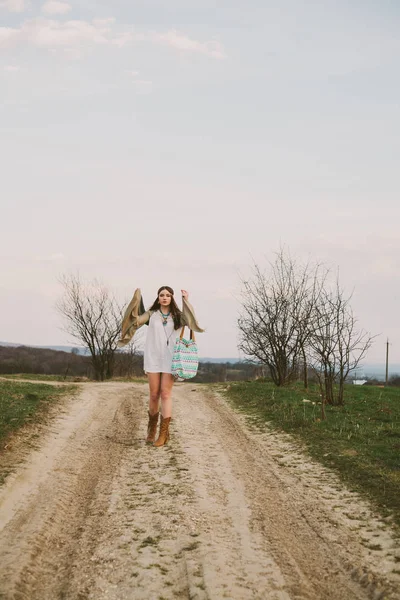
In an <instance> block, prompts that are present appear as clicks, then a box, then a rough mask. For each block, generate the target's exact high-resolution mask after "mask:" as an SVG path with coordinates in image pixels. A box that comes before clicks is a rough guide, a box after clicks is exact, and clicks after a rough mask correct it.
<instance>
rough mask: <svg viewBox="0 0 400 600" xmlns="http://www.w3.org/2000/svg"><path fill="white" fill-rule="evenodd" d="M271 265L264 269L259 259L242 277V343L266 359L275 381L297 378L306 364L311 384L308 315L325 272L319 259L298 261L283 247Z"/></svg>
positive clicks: (259, 358) (253, 356)
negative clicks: (250, 274) (317, 262)
mask: <svg viewBox="0 0 400 600" xmlns="http://www.w3.org/2000/svg"><path fill="white" fill-rule="evenodd" d="M269 266H270V268H269V272H268V274H265V273H263V272H262V271H261V269H260V268H259V266H258V265H256V264H255V265H254V266H253V277H252V278H251V279H250V280H248V281H242V284H243V289H242V312H241V315H240V318H239V320H238V326H239V331H240V342H239V348H240V349H241V350H242V351H243V352H244V353H245V354H246V355H247V356H249V357H250V358H251V359H253V360H255V361H258V362H261V363H262V364H264V365H267V366H268V368H269V371H270V373H271V377H272V380H273V381H274V383H275V384H276V385H285V384H287V383H289V382H290V381H293V380H294V379H297V377H298V373H299V369H300V368H302V371H303V376H304V384H305V387H307V385H308V379H307V373H308V361H307V343H308V339H309V336H310V320H311V317H312V314H313V306H314V304H315V301H316V298H317V297H318V296H319V294H320V292H321V288H322V284H323V281H324V278H325V276H324V274H323V272H322V270H321V267H320V265H314V266H312V265H310V264H306V265H305V266H301V265H298V264H297V263H296V262H295V261H294V260H293V259H292V257H291V256H290V255H289V253H288V252H286V251H284V250H283V249H281V250H280V251H279V252H278V253H277V255H276V258H275V261H274V263H270V265H269Z"/></svg>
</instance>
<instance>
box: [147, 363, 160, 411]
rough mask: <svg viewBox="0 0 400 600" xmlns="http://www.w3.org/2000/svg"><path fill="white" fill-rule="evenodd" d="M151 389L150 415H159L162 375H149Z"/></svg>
mask: <svg viewBox="0 0 400 600" xmlns="http://www.w3.org/2000/svg"><path fill="white" fill-rule="evenodd" d="M147 378H148V380H149V388H150V398H149V413H150V414H151V415H155V414H156V413H158V409H159V406H160V395H161V373H147Z"/></svg>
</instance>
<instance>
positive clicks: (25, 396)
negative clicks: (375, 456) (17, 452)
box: [0, 381, 76, 451]
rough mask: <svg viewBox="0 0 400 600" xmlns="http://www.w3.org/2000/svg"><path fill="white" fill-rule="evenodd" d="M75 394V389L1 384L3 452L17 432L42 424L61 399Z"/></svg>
mask: <svg viewBox="0 0 400 600" xmlns="http://www.w3.org/2000/svg"><path fill="white" fill-rule="evenodd" d="M75 391H76V387H75V386H62V387H54V386H51V385H46V384H44V383H43V384H42V383H20V382H16V381H0V451H1V450H2V449H3V448H4V446H5V444H6V440H7V438H8V437H9V436H10V435H11V434H12V433H13V432H15V431H17V430H18V429H20V428H21V427H22V426H23V425H26V424H27V423H32V422H38V421H40V420H41V419H42V418H43V417H44V416H45V414H46V413H47V412H48V410H49V408H50V407H51V406H52V405H53V404H54V403H55V402H56V401H57V400H58V399H59V398H60V396H62V395H64V394H67V393H68V394H71V393H74V392H75Z"/></svg>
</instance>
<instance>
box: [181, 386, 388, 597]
mask: <svg viewBox="0 0 400 600" xmlns="http://www.w3.org/2000/svg"><path fill="white" fill-rule="evenodd" d="M186 402H187V403H189V405H190V412H191V421H190V423H191V425H190V429H189V433H188V434H187V451H188V452H189V453H192V454H193V457H194V456H196V455H197V456H198V455H199V451H196V450H195V449H194V445H196V444H197V445H199V446H200V447H203V448H204V452H205V453H206V454H207V455H208V460H209V462H208V465H207V466H206V465H205V464H204V465H202V467H201V469H199V470H198V471H199V472H198V478H200V484H199V486H198V487H199V489H203V490H204V489H205V488H207V489H206V493H205V502H204V505H205V510H207V506H210V505H213V504H214V505H215V504H216V503H218V494H219V496H220V498H221V499H220V500H219V502H220V504H223V500H222V496H223V494H224V493H225V504H226V506H227V507H229V511H227V512H228V514H229V515H230V518H231V521H232V522H231V526H230V529H231V530H232V539H234V530H235V529H236V530H237V526H235V523H236V525H237V523H238V522H239V521H240V522H241V524H242V527H243V529H242V531H241V532H239V533H240V535H239V542H238V543H242V544H243V543H247V542H248V539H249V538H253V540H254V539H257V538H258V539H260V540H261V543H260V546H259V548H260V547H261V548H262V549H263V551H264V552H265V553H266V554H267V556H269V560H270V561H272V562H275V567H279V572H280V575H281V576H282V578H283V579H284V581H285V585H284V586H283V589H284V590H285V591H286V592H287V593H288V595H289V597H290V598H324V599H325V598H332V599H333V598H337V599H338V600H339V599H343V598H389V597H393V598H399V597H400V591H399V590H400V586H399V582H400V578H399V577H398V575H397V576H396V575H395V574H393V573H392V572H391V571H390V569H394V568H395V567H396V562H395V557H396V552H397V557H399V552H400V548H399V543H398V540H397V541H396V539H395V538H394V537H393V536H391V535H390V533H389V532H386V533H385V532H384V531H382V527H381V526H382V522H379V520H376V522H375V523H374V522H373V519H371V520H370V521H369V523H368V525H369V528H370V531H371V533H372V535H374V536H375V537H374V538H373V539H374V540H375V542H382V545H383V546H385V547H390V549H391V553H390V560H389V559H387V558H385V559H382V560H380V559H379V560H377V559H378V557H379V553H376V552H375V555H374V554H373V553H371V552H369V555H367V552H366V551H365V546H363V545H362V544H361V543H360V542H361V536H360V533H359V532H354V531H351V530H350V529H349V528H348V527H346V524H345V523H344V521H343V519H342V520H341V521H340V520H339V519H336V520H335V518H333V516H332V507H333V506H336V505H337V504H338V503H339V504H343V502H342V496H343V494H344V495H345V496H346V497H350V498H352V496H354V498H352V503H353V507H354V505H355V506H356V507H357V509H358V512H360V510H362V508H361V507H362V506H363V505H364V504H365V503H363V502H362V501H361V500H360V499H359V498H357V497H356V495H355V494H354V495H352V494H349V493H348V492H347V491H346V490H345V489H344V488H343V486H342V485H340V483H339V482H338V481H337V480H336V481H335V476H334V475H332V474H331V473H330V472H329V471H327V470H325V469H323V468H322V467H320V466H319V465H313V464H312V462H311V460H310V459H307V458H306V457H304V455H301V454H300V453H297V455H295V453H294V452H293V448H291V449H290V445H288V443H287V442H285V438H286V440H287V438H288V436H285V435H280V434H274V433H272V432H271V433H270V434H267V435H264V436H263V435H258V434H257V432H256V431H255V430H254V429H251V428H250V427H249V426H248V425H246V420H245V419H244V418H243V417H241V416H240V415H239V414H238V413H236V412H234V411H232V410H231V409H230V408H229V406H228V405H227V403H226V402H225V401H224V400H223V399H222V398H221V397H219V396H218V395H217V394H216V393H213V392H211V391H207V389H206V390H205V389H204V387H200V386H192V388H191V394H189V397H188V394H186ZM185 408H186V407H185V404H184V401H183V402H182V403H181V404H180V410H181V413H182V414H181V416H182V418H183V419H185V415H184V411H185ZM268 438H272V443H271V439H269V440H268ZM292 446H293V444H292ZM209 452H211V456H210V455H209ZM274 454H278V456H280V457H281V456H285V455H287V456H288V458H289V460H290V459H292V460H293V464H292V463H290V464H289V466H288V465H285V464H283V463H282V462H281V461H280V460H278V461H277V460H276V458H274ZM210 459H211V460H210ZM295 461H298V462H297V463H295ZM195 465H196V462H195V461H194V460H193V463H192V466H193V468H194V469H196V466H195ZM216 465H217V466H216ZM312 473H313V475H312ZM204 478H208V479H209V480H211V481H213V482H214V484H215V482H218V481H219V485H217V488H216V490H213V489H212V487H211V486H210V485H209V484H208V485H207V486H205V485H204ZM202 479H203V481H202ZM327 481H328V483H327ZM332 481H333V482H334V484H333V485H332ZM210 492H211V493H210ZM327 493H329V494H330V497H329V498H326V497H325V494H327ZM327 500H328V502H327ZM349 504H350V507H349ZM244 507H247V515H246V514H245V513H244ZM364 508H365V510H366V511H367V512H368V507H364ZM235 510H236V515H237V519H236V521H235V517H234V515H235ZM347 510H351V503H347ZM369 512H371V511H369ZM246 519H247V524H246V527H244V524H245V522H246ZM217 522H218V521H217V519H216V524H217ZM228 531H229V528H228V530H227V531H226V532H225V533H226V535H227V534H228ZM377 538H379V539H377ZM377 545H378V546H380V544H377ZM217 552H218V544H217V545H216V548H215V554H217ZM258 553H259V550H258V551H257V552H251V553H250V556H251V558H252V561H253V566H254V560H256V559H257V556H258ZM371 554H372V555H371ZM241 556H242V560H243V558H245V556H246V555H245V553H244V552H243V551H242V552H241ZM380 558H382V557H380ZM264 560H265V559H264ZM263 562H264V561H261V563H263ZM388 567H389V570H388ZM385 571H386V575H387V578H386V577H385V576H384V573H385ZM264 575H266V574H265V573H264ZM259 576H260V573H258V574H257V577H259ZM270 577H271V575H270V574H268V578H269V579H270ZM253 581H254V579H253ZM259 581H260V579H259ZM217 597H218V596H217ZM235 597H238V598H240V597H241V596H240V595H238V596H235ZM243 597H245V596H243ZM250 597H251V596H250ZM255 597H260V598H262V597H268V598H269V597H270V596H269V595H264V596H263V595H262V594H261V595H260V596H255ZM271 597H272V596H271Z"/></svg>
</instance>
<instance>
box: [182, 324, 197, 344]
mask: <svg viewBox="0 0 400 600" xmlns="http://www.w3.org/2000/svg"><path fill="white" fill-rule="evenodd" d="M184 332H185V325H184V326H183V327H182V331H181V335H180V336H179V337H180V339H182V338H183V334H184ZM190 339H191V340H192V341H193V342H195V341H196V339H195V337H194V331H193V329H191V330H190Z"/></svg>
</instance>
